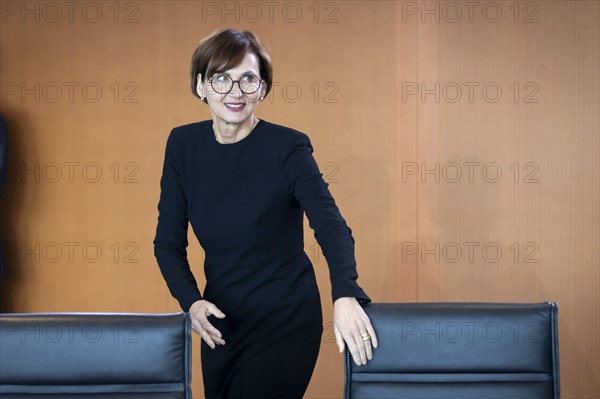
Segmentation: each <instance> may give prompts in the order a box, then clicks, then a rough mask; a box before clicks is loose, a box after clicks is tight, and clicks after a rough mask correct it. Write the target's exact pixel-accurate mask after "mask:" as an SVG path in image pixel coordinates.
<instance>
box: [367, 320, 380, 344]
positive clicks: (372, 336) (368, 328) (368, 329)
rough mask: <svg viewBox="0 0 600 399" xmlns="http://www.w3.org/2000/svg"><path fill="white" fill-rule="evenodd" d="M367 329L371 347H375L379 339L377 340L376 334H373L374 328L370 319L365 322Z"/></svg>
mask: <svg viewBox="0 0 600 399" xmlns="http://www.w3.org/2000/svg"><path fill="white" fill-rule="evenodd" d="M367 331H368V332H369V335H370V336H371V343H372V344H373V347H374V348H377V347H378V346H379V341H378V340H377V334H375V329H374V328H373V325H372V324H371V321H370V320H369V321H368V322H367Z"/></svg>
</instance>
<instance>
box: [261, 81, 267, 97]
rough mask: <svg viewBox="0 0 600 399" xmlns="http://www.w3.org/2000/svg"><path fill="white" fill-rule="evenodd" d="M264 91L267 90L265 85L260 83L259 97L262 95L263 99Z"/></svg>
mask: <svg viewBox="0 0 600 399" xmlns="http://www.w3.org/2000/svg"><path fill="white" fill-rule="evenodd" d="M266 92H267V86H266V84H265V85H262V87H261V89H260V97H262V99H263V100H264V99H265V93H266Z"/></svg>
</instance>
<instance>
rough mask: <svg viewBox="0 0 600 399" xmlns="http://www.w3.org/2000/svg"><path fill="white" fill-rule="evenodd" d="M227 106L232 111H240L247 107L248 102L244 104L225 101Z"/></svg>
mask: <svg viewBox="0 0 600 399" xmlns="http://www.w3.org/2000/svg"><path fill="white" fill-rule="evenodd" d="M225 107H226V108H227V109H228V110H230V111H234V112H239V111H241V110H243V109H244V108H245V107H246V104H244V103H225Z"/></svg>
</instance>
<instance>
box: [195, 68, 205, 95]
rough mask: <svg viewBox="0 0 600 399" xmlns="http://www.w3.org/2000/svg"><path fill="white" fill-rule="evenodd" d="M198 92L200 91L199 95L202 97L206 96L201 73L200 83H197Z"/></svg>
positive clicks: (199, 75)
mask: <svg viewBox="0 0 600 399" xmlns="http://www.w3.org/2000/svg"><path fill="white" fill-rule="evenodd" d="M196 92H197V93H198V95H199V96H200V97H202V98H204V97H205V95H204V87H203V85H202V74H201V73H199V74H198V83H197V84H196Z"/></svg>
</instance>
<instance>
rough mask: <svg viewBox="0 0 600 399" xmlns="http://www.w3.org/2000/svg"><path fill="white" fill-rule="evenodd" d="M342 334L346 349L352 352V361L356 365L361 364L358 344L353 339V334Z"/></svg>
mask: <svg viewBox="0 0 600 399" xmlns="http://www.w3.org/2000/svg"><path fill="white" fill-rule="evenodd" d="M342 336H343V337H344V339H345V340H346V346H347V347H348V350H349V351H350V353H351V354H352V359H353V360H354V363H356V365H357V366H360V365H361V360H360V352H359V351H358V345H357V344H356V340H355V339H354V336H353V335H352V334H346V335H343V334H342Z"/></svg>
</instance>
